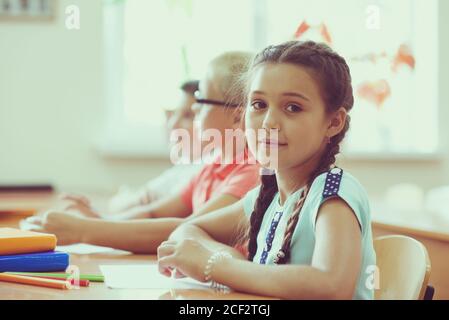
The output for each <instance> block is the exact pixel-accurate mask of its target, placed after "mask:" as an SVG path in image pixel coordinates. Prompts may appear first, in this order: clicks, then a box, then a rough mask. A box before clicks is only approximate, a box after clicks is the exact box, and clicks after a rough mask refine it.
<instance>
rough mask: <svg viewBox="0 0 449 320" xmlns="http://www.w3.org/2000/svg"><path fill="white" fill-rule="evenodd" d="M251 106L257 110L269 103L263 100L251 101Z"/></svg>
mask: <svg viewBox="0 0 449 320" xmlns="http://www.w3.org/2000/svg"><path fill="white" fill-rule="evenodd" d="M251 106H252V107H253V108H254V109H256V110H261V109H265V108H266V107H267V104H266V103H265V102H262V101H254V102H252V103H251Z"/></svg>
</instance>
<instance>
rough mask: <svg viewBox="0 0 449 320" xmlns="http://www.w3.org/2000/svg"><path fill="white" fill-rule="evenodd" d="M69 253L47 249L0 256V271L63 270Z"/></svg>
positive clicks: (67, 262)
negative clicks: (45, 250)
mask: <svg viewBox="0 0 449 320" xmlns="http://www.w3.org/2000/svg"><path fill="white" fill-rule="evenodd" d="M68 266H69V255H68V254H67V253H65V252H58V251H48V252H37V253H26V254H14V255H5V256H0V272H6V271H10V272H43V271H65V270H66V269H67V267H68Z"/></svg>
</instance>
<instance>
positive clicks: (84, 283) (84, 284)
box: [32, 276, 90, 287]
mask: <svg viewBox="0 0 449 320" xmlns="http://www.w3.org/2000/svg"><path fill="white" fill-rule="evenodd" d="M32 277H33V278H44V279H51V280H60V281H65V280H64V279H61V278H56V277H41V276H32ZM66 280H67V279H66ZM70 284H71V285H73V286H74V285H75V279H70ZM89 284H90V282H89V280H78V285H79V286H80V287H88V286H89Z"/></svg>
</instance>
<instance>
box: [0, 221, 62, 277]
mask: <svg viewBox="0 0 449 320" xmlns="http://www.w3.org/2000/svg"><path fill="white" fill-rule="evenodd" d="M55 248H56V236H55V235H53V234H46V233H37V232H32V231H23V230H19V229H13V228H0V272H49V271H65V270H66V269H67V267H68V266H69V255H68V254H67V253H65V252H58V251H55Z"/></svg>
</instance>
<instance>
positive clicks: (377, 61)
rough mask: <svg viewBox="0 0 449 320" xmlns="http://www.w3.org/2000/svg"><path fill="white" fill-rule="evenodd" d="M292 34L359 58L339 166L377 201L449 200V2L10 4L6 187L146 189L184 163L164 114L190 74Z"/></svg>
mask: <svg viewBox="0 0 449 320" xmlns="http://www.w3.org/2000/svg"><path fill="white" fill-rule="evenodd" d="M292 39H298V40H305V39H313V40H316V41H322V42H326V43H328V44H329V45H331V46H332V47H333V48H334V49H335V50H337V51H338V52H339V53H341V54H342V55H343V56H344V57H345V58H346V59H347V61H348V63H349V64H350V67H351V72H352V76H353V85H354V92H355V98H356V103H355V106H354V109H353V111H352V120H353V121H352V128H351V132H350V134H349V136H348V139H347V140H346V142H345V145H344V149H343V152H342V154H341V156H340V158H339V160H338V161H339V164H340V165H341V166H343V167H344V168H345V169H346V170H348V171H350V172H352V173H353V174H354V175H355V176H356V177H358V178H359V179H360V181H361V182H362V184H363V185H364V186H365V188H366V189H367V190H368V193H369V195H370V197H371V198H372V200H373V206H376V203H380V201H381V200H382V201H386V202H388V203H390V204H391V205H397V206H399V207H401V208H408V207H410V206H411V207H412V208H415V209H416V208H418V209H420V208H423V210H424V209H426V210H427V209H429V208H433V207H432V206H433V204H436V202H438V201H440V200H431V198H432V197H434V199H447V200H448V202H449V195H448V194H449V192H448V191H447V190H446V192H443V191H444V190H443V191H442V189H441V188H440V187H442V186H445V185H449V152H448V150H449V148H448V147H449V127H448V126H447V123H448V121H449V108H448V105H449V90H447V88H448V84H449V62H448V60H446V57H447V56H449V40H448V39H449V2H448V1H445V0H430V1H421V0H394V1H392V0H344V1H325V0H319V1H308V0H257V1H256V0H227V1H219V0H154V1H147V0H115V1H114V0H104V1H100V0H72V1H68V0H28V1H26V0H17V1H15V0H0V147H1V149H0V150H1V151H0V184H21V183H46V182H48V183H52V184H54V185H55V186H57V187H58V188H59V189H63V190H74V191H77V190H83V191H101V192H113V191H114V190H116V189H117V188H118V187H119V186H120V185H123V184H127V185H130V186H138V185H141V184H143V183H144V182H146V181H148V180H149V179H151V178H152V177H154V176H156V175H158V174H159V173H160V172H161V171H163V170H164V169H166V168H168V167H170V166H171V163H170V161H169V158H168V149H167V137H166V132H165V129H164V126H165V117H164V110H165V109H167V108H170V106H171V105H173V104H174V103H175V98H176V89H177V87H178V86H179V85H180V84H181V83H182V81H184V80H186V79H197V78H199V77H201V75H202V73H203V71H204V70H205V67H206V63H207V62H208V60H210V59H211V58H212V57H213V56H215V55H216V54H218V53H220V52H223V51H226V50H235V49H239V50H251V51H257V50H260V49H261V48H263V47H264V46H266V45H268V44H272V43H279V42H282V41H286V40H292ZM435 188H440V189H438V190H437V191H438V192H437V193H431V192H432V191H435ZM435 197H436V198H435ZM376 199H379V201H378V202H376V201H377V200H376ZM429 199H430V200H429ZM432 199H433V198H432ZM429 201H430V202H431V203H430V204H429ZM434 209H435V208H434ZM423 210H421V211H423ZM432 210H433V209H432ZM435 210H440V211H441V210H444V209H441V208H439V209H435ZM448 217H449V214H448ZM448 219H449V218H448Z"/></svg>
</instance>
